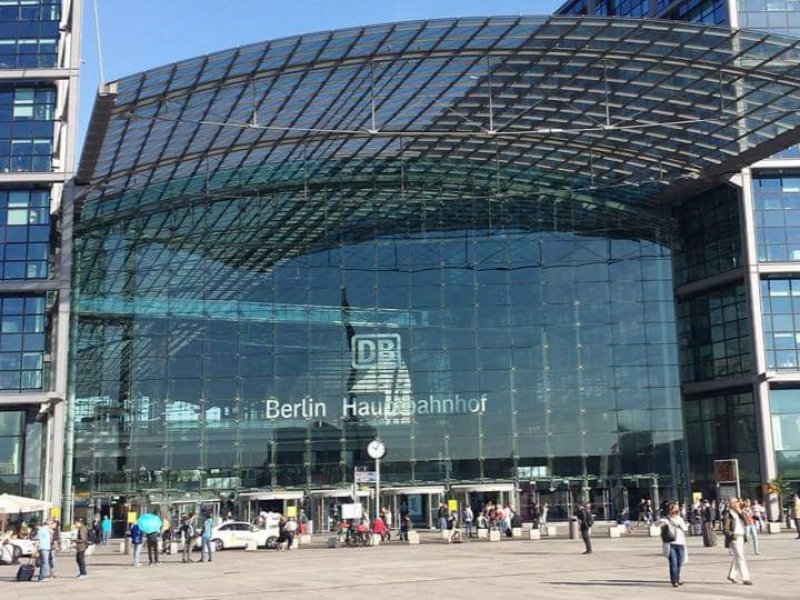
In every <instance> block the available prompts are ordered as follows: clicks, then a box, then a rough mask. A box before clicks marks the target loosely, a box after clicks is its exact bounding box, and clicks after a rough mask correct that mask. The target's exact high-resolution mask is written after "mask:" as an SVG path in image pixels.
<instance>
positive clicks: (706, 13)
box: [669, 0, 728, 25]
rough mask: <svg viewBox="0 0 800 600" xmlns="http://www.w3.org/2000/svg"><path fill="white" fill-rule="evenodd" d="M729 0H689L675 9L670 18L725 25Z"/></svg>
mask: <svg viewBox="0 0 800 600" xmlns="http://www.w3.org/2000/svg"><path fill="white" fill-rule="evenodd" d="M727 5H728V0H688V1H687V2H684V3H683V4H681V5H680V6H678V7H677V8H676V9H675V10H673V11H672V12H671V13H670V15H669V18H670V19H672V20H675V21H691V22H694V23H708V24H709V25H723V24H725V23H727V22H728V6H727Z"/></svg>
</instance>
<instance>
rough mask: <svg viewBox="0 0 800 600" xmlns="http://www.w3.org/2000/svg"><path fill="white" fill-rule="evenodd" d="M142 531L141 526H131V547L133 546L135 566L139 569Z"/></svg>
mask: <svg viewBox="0 0 800 600" xmlns="http://www.w3.org/2000/svg"><path fill="white" fill-rule="evenodd" d="M142 537H143V536H142V530H141V529H139V525H137V524H136V523H134V524H133V525H131V545H132V546H133V566H134V567H138V566H140V564H139V558H140V557H141V555H142Z"/></svg>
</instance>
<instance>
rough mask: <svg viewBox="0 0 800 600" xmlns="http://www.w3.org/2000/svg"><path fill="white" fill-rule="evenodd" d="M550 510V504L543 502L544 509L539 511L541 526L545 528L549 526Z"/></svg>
mask: <svg viewBox="0 0 800 600" xmlns="http://www.w3.org/2000/svg"><path fill="white" fill-rule="evenodd" d="M548 512H550V505H549V504H547V502H545V503H544V504H542V509H541V510H540V511H539V528H540V529H544V528H545V527H547V513H548Z"/></svg>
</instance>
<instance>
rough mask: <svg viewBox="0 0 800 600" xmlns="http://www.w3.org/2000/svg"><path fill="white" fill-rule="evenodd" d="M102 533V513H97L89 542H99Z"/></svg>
mask: <svg viewBox="0 0 800 600" xmlns="http://www.w3.org/2000/svg"><path fill="white" fill-rule="evenodd" d="M101 538H102V535H101V534H100V513H95V515H94V519H93V520H92V529H91V531H90V538H89V542H90V543H92V544H99V543H100V540H101Z"/></svg>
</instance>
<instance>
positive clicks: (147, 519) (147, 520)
mask: <svg viewBox="0 0 800 600" xmlns="http://www.w3.org/2000/svg"><path fill="white" fill-rule="evenodd" d="M136 524H137V525H138V526H139V529H141V530H142V533H153V532H154V531H161V517H159V516H158V515H153V514H150V513H145V514H143V515H142V516H140V517H139V518H138V519H136Z"/></svg>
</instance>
